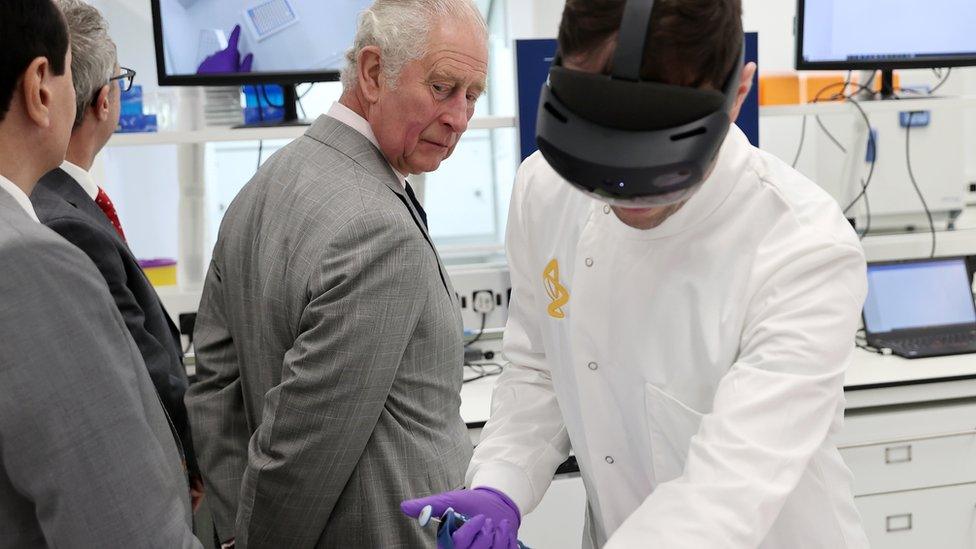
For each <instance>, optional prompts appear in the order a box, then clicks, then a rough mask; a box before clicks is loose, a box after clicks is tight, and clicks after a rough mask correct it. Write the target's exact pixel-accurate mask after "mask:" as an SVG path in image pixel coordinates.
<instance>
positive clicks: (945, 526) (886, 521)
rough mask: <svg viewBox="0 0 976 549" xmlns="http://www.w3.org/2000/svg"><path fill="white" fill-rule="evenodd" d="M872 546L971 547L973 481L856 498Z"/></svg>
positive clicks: (975, 509)
mask: <svg viewBox="0 0 976 549" xmlns="http://www.w3.org/2000/svg"><path fill="white" fill-rule="evenodd" d="M854 501H855V503H856V504H857V507H858V509H859V510H860V511H861V520H862V522H863V524H864V530H865V532H866V533H867V535H868V540H869V541H870V542H871V547H873V548H875V549H923V548H933V549H934V548H945V549H973V548H974V547H976V484H968V485H962V486H950V487H946V488H931V489H928V490H913V491H910V492H901V493H898V494H885V495H881V496H865V497H859V498H855V500H854Z"/></svg>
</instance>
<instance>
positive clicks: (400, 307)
mask: <svg viewBox="0 0 976 549" xmlns="http://www.w3.org/2000/svg"><path fill="white" fill-rule="evenodd" d="M487 58H488V53H487V31H486V28H485V24H484V21H483V19H482V18H481V15H480V13H479V12H478V10H477V7H476V6H475V5H474V3H473V2H471V1H470V0H398V1H396V0H377V1H376V2H375V3H374V4H373V5H372V7H371V8H370V9H369V10H368V11H367V12H366V13H364V14H363V15H362V17H361V19H360V24H359V28H358V30H357V36H356V42H355V45H354V47H353V48H352V49H351V50H350V52H349V55H348V66H347V68H346V70H345V72H344V74H343V86H344V93H343V95H342V97H341V98H340V100H339V102H338V103H337V104H335V105H334V106H333V107H332V109H331V110H330V111H329V113H328V115H326V116H322V117H321V118H319V119H318V120H317V121H316V122H315V124H314V125H313V126H312V127H311V128H310V129H309V130H308V131H307V132H306V133H305V135H304V136H302V137H300V138H299V139H297V140H295V141H294V142H292V143H291V144H289V145H288V146H286V147H285V148H283V149H282V150H281V151H279V152H278V153H277V154H275V155H274V156H272V157H271V158H270V159H269V160H268V162H267V163H266V164H265V165H264V166H263V167H262V168H261V169H260V170H259V171H258V173H257V174H256V175H255V177H254V178H253V179H252V180H251V181H250V182H249V183H248V184H247V185H246V186H245V187H244V189H243V190H242V191H241V193H240V194H239V195H238V196H237V198H236V199H235V200H234V202H233V203H232V204H231V206H230V208H229V209H228V210H227V213H226V216H225V217H224V221H223V223H222V225H221V228H220V234H219V236H218V239H217V245H216V247H215V249H214V255H213V261H212V262H211V265H210V270H209V273H208V275H207V280H206V284H205V287H204V292H203V298H202V302H201V304H200V310H199V315H198V318H197V328H196V333H195V340H196V345H197V347H196V349H197V376H198V378H199V380H198V381H197V383H196V384H194V385H192V386H191V387H190V389H189V391H188V394H187V404H188V407H189V412H190V418H191V425H192V431H193V438H194V442H195V445H196V448H197V451H198V459H199V462H200V464H201V470H202V472H203V475H204V480H205V482H206V483H207V485H208V487H209V492H210V494H211V500H210V504H211V505H212V507H213V514H214V522H215V527H216V529H217V534H218V537H219V538H220V540H221V541H222V542H228V543H226V544H229V543H230V542H233V543H236V545H237V546H238V547H243V546H247V547H252V548H253V547H268V548H280V547H289V548H292V547H295V548H301V547H329V548H332V547H350V548H360V547H362V548H373V547H383V548H393V547H411V548H412V547H425V546H427V547H432V546H433V545H434V540H433V536H432V535H431V533H430V532H424V531H422V530H421V528H420V527H419V526H418V525H417V524H416V523H415V522H413V521H410V520H409V519H407V518H406V517H404V516H403V515H402V514H401V512H400V509H399V502H400V501H401V500H403V499H405V498H408V497H411V496H416V495H421V494H426V493H430V492H432V491H438V490H447V489H451V488H458V487H460V486H461V485H462V484H463V482H464V471H465V467H466V464H467V463H468V461H469V459H470V455H471V442H470V439H469V438H468V434H467V430H466V428H465V425H464V423H463V422H462V420H461V417H460V412H459V408H460V398H459V392H460V388H461V364H462V334H461V320H460V310H459V307H458V304H457V302H456V298H455V294H454V290H453V288H452V287H451V283H450V280H449V278H448V276H447V273H446V272H445V270H444V266H443V265H442V264H441V261H440V258H439V257H438V254H437V252H436V250H435V249H434V247H433V245H432V243H431V239H430V236H429V233H428V232H427V228H426V219H425V215H424V212H423V209H422V208H421V207H420V204H419V203H417V201H416V199H415V197H414V195H413V192H412V190H411V188H410V186H409V185H408V184H407V183H406V180H405V176H406V175H407V174H419V173H424V172H429V171H432V170H435V169H436V168H437V167H438V166H439V165H440V163H441V161H442V160H444V159H445V158H447V157H448V156H449V155H450V154H451V152H452V151H453V149H454V147H455V145H457V143H458V140H459V139H460V137H461V135H462V134H463V133H464V131H465V130H466V129H467V123H468V120H469V119H470V118H471V116H472V115H473V113H474V106H475V102H476V101H477V100H478V97H479V96H480V95H481V94H482V92H483V90H484V86H485V78H486V74H487ZM235 522H236V526H235Z"/></svg>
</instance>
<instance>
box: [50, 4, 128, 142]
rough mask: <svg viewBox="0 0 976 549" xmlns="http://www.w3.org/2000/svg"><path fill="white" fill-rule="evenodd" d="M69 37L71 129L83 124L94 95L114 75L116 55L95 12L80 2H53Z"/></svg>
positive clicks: (103, 22) (102, 22) (109, 38)
mask: <svg viewBox="0 0 976 549" xmlns="http://www.w3.org/2000/svg"><path fill="white" fill-rule="evenodd" d="M56 2H57V4H58V7H59V8H61V12H62V13H64V18H65V20H66V21H67V23H68V33H69V34H70V35H71V77H72V79H73V80H74V86H75V109H76V111H75V126H79V125H81V123H82V122H83V121H84V117H85V110H86V109H87V108H88V105H90V104H91V101H92V99H93V98H94V96H95V93H96V92H97V91H98V90H100V89H101V88H102V86H104V85H106V84H108V82H109V78H112V76H113V73H114V72H115V66H116V64H117V62H118V52H117V50H116V47H115V42H113V41H112V38H111V37H109V35H108V23H107V22H106V21H105V19H104V18H103V17H102V14H101V13H99V12H98V10H97V9H95V8H94V7H92V6H90V5H88V4H87V3H85V2H82V1H81V0H56Z"/></svg>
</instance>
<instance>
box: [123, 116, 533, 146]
mask: <svg viewBox="0 0 976 549" xmlns="http://www.w3.org/2000/svg"><path fill="white" fill-rule="evenodd" d="M515 125H516V122H515V117H513V116H483V117H478V118H472V119H471V122H470V123H469V124H468V129H470V130H491V129H497V128H513V127H515ZM307 129H308V126H287V127H273V128H239V129H233V128H205V129H201V130H191V131H163V132H153V133H117V134H115V135H113V136H112V138H111V139H110V140H109V142H108V145H109V146H110V147H133V146H147V145H201V144H205V143H215V142H227V141H261V140H273V139H295V138H296V137H298V136H300V135H302V134H303V133H305V130H307Z"/></svg>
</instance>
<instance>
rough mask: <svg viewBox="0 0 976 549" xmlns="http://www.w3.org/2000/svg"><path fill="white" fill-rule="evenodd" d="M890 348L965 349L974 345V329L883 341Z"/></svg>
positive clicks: (917, 349) (975, 343)
mask: <svg viewBox="0 0 976 549" xmlns="http://www.w3.org/2000/svg"><path fill="white" fill-rule="evenodd" d="M885 343H886V344H888V346H890V347H891V348H892V349H895V348H900V349H903V350H905V351H924V350H930V349H965V348H969V347H972V346H974V345H976V330H970V331H967V332H955V333H948V334H932V335H926V336H914V337H905V338H901V339H892V340H886V341H885Z"/></svg>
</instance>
